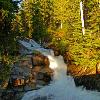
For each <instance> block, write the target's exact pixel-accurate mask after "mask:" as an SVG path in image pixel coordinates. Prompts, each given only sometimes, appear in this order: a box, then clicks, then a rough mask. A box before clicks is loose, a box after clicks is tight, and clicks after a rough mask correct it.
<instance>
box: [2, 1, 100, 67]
mask: <svg viewBox="0 0 100 100" xmlns="http://www.w3.org/2000/svg"><path fill="white" fill-rule="evenodd" d="M16 1H17V0H0V46H1V47H0V55H1V54H2V55H6V53H9V55H10V53H11V51H14V50H16V46H17V45H16V37H18V36H19V37H29V38H33V39H34V40H36V41H37V42H41V43H43V42H48V43H50V44H53V45H55V47H56V48H57V49H59V50H60V52H61V54H63V55H64V54H65V53H66V52H67V54H68V56H70V59H71V60H72V62H73V63H75V64H77V65H81V66H83V65H84V66H91V67H92V66H95V65H96V63H97V62H99V61H100V44H99V43H100V2H98V0H82V2H83V13H84V20H85V33H86V34H85V35H83V34H82V27H81V16H80V1H81V0H23V1H22V2H21V4H20V6H19V9H18V5H17V3H18V2H16Z"/></svg>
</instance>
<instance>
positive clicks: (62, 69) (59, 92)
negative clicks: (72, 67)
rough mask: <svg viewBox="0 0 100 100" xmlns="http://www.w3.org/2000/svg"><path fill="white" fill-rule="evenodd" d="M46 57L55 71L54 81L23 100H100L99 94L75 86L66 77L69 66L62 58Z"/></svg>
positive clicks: (25, 96)
mask: <svg viewBox="0 0 100 100" xmlns="http://www.w3.org/2000/svg"><path fill="white" fill-rule="evenodd" d="M24 44H25V43H24ZM29 48H31V47H29ZM38 50H41V49H39V48H38ZM45 55H46V56H47V57H48V58H49V61H50V66H49V67H50V68H52V69H53V70H54V77H53V81H52V82H51V83H50V84H49V85H48V86H44V87H43V88H41V89H39V90H34V91H30V92H27V93H26V94H25V95H24V96H23V98H22V100H100V93H99V92H96V91H89V90H85V89H83V88H82V87H79V88H77V87H76V86H75V84H74V80H73V78H72V77H70V76H67V75H66V71H67V66H66V64H65V63H64V60H63V57H62V56H56V57H55V56H54V55H50V53H49V54H47V53H46V54H45Z"/></svg>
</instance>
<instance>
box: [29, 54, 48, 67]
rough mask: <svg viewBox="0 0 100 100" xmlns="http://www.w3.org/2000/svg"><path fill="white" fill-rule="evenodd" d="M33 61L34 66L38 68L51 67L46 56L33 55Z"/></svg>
mask: <svg viewBox="0 0 100 100" xmlns="http://www.w3.org/2000/svg"><path fill="white" fill-rule="evenodd" d="M31 60H32V65H33V66H37V65H38V66H41V65H44V66H46V65H47V66H49V59H48V58H47V57H46V56H44V55H41V54H36V55H33V56H32V57H31Z"/></svg>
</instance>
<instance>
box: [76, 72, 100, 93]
mask: <svg viewBox="0 0 100 100" xmlns="http://www.w3.org/2000/svg"><path fill="white" fill-rule="evenodd" d="M74 82H75V85H76V86H83V87H84V88H86V89H87V90H98V91H99V92H100V75H96V74H94V75H84V76H80V77H79V76H78V77H74Z"/></svg>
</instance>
